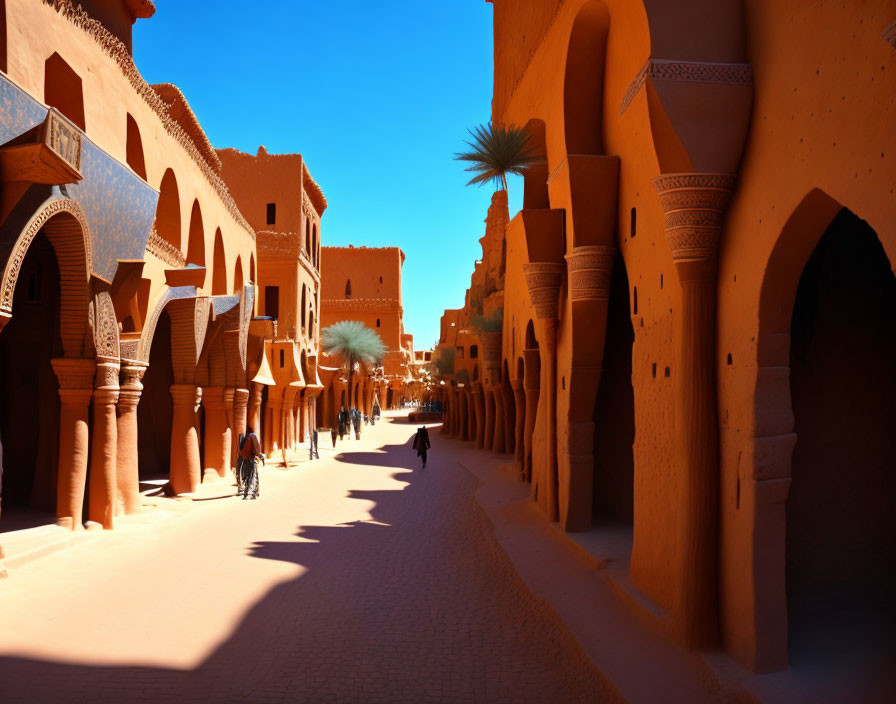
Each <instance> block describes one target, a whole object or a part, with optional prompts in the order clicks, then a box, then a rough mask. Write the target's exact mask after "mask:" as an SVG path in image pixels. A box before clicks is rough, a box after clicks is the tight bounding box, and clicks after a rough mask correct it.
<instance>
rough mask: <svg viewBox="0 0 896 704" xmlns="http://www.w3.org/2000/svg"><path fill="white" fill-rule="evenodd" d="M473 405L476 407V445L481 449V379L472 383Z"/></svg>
mask: <svg viewBox="0 0 896 704" xmlns="http://www.w3.org/2000/svg"><path fill="white" fill-rule="evenodd" d="M473 405H474V406H475V409H476V447H477V448H478V449H482V448H483V447H484V446H485V403H484V402H483V397H482V382H481V381H477V382H475V383H474V384H473Z"/></svg>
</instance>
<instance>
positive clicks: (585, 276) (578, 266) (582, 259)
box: [566, 244, 616, 301]
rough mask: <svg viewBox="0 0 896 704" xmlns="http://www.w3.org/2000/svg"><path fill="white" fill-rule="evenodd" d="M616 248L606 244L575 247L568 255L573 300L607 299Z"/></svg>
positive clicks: (570, 295) (567, 266) (567, 265)
mask: <svg viewBox="0 0 896 704" xmlns="http://www.w3.org/2000/svg"><path fill="white" fill-rule="evenodd" d="M615 257H616V248H615V247H607V246H604V245H597V244H596V245H584V246H582V247H575V248H574V249H573V250H572V252H570V253H569V254H567V255H566V268H567V270H568V271H569V297H570V300H573V301H606V300H608V299H609V298H610V280H611V276H612V273H613V260H614V259H615Z"/></svg>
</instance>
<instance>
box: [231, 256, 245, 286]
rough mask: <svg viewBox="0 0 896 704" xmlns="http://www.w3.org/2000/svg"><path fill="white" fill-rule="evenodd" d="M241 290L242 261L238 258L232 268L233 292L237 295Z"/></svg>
mask: <svg viewBox="0 0 896 704" xmlns="http://www.w3.org/2000/svg"><path fill="white" fill-rule="evenodd" d="M242 290H243V259H242V257H240V256H237V258H236V264H234V266H233V292H234V293H235V294H237V295H239V294H240V293H241V292H242Z"/></svg>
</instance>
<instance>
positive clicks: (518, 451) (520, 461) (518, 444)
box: [510, 379, 526, 480]
mask: <svg viewBox="0 0 896 704" xmlns="http://www.w3.org/2000/svg"><path fill="white" fill-rule="evenodd" d="M510 387H511V388H512V389H513V401H514V404H515V405H516V423H515V427H514V434H515V436H516V437H515V439H514V453H513V463H514V464H515V465H516V468H517V471H519V473H520V478H521V479H523V480H525V478H526V467H525V462H526V448H525V447H524V443H525V440H524V438H525V428H526V391H525V390H524V389H523V380H522V379H511V381H510Z"/></svg>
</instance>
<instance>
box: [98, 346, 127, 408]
mask: <svg viewBox="0 0 896 704" xmlns="http://www.w3.org/2000/svg"><path fill="white" fill-rule="evenodd" d="M120 374H121V365H120V363H119V360H118V357H103V356H101V355H97V358H96V389H97V391H100V390H106V391H112V390H114V391H115V392H116V398H117V393H118V377H119V375H120Z"/></svg>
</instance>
